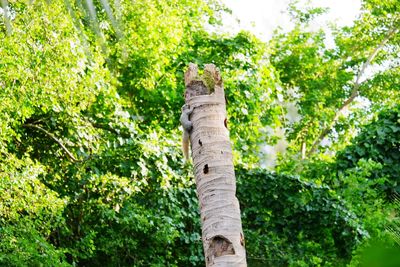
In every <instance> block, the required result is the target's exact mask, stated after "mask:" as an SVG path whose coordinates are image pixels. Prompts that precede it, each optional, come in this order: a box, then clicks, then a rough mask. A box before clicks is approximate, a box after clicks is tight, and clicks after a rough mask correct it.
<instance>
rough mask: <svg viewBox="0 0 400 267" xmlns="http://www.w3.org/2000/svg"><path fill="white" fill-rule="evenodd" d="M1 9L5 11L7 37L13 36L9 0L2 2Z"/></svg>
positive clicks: (0, 1) (1, 0) (0, 0)
mask: <svg viewBox="0 0 400 267" xmlns="http://www.w3.org/2000/svg"><path fill="white" fill-rule="evenodd" d="M0 4H1V8H2V9H3V16H4V24H5V25H6V32H7V35H11V33H12V29H11V22H10V21H11V18H10V7H9V5H8V1H7V0H0Z"/></svg>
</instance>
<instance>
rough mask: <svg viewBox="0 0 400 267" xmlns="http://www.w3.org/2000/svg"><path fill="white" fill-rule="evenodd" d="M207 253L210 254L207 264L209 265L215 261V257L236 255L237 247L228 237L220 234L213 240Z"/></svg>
mask: <svg viewBox="0 0 400 267" xmlns="http://www.w3.org/2000/svg"><path fill="white" fill-rule="evenodd" d="M207 254H208V255H209V256H208V257H207V265H209V264H210V263H212V262H211V261H214V258H217V257H220V256H224V255H235V249H234V248H233V245H232V242H230V241H229V240H228V239H227V238H226V237H224V236H220V235H218V236H215V237H214V238H213V239H212V240H211V242H210V246H209V247H208V253H207ZM210 258H211V259H210Z"/></svg>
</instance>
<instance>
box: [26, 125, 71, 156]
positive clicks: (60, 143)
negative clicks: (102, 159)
mask: <svg viewBox="0 0 400 267" xmlns="http://www.w3.org/2000/svg"><path fill="white" fill-rule="evenodd" d="M23 126H24V127H29V128H35V129H37V130H39V131H42V132H44V133H45V134H46V135H48V136H49V137H50V138H51V139H53V140H54V141H55V142H56V143H57V144H58V145H59V146H60V147H61V148H62V149H63V150H64V152H65V153H66V154H67V156H68V157H69V158H70V159H71V160H72V161H73V162H77V161H78V160H77V159H76V158H75V157H74V155H72V153H71V152H70V151H69V150H68V149H67V148H66V147H65V146H64V144H63V143H62V142H61V140H60V139H58V138H57V137H55V136H54V135H53V134H52V133H50V132H49V131H47V130H45V129H43V128H42V127H40V126H39V125H36V124H31V123H27V124H24V125H23Z"/></svg>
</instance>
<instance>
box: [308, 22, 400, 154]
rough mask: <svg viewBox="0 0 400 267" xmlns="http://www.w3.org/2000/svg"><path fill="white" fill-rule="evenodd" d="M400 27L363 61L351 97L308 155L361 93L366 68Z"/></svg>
mask: <svg viewBox="0 0 400 267" xmlns="http://www.w3.org/2000/svg"><path fill="white" fill-rule="evenodd" d="M398 30H399V29H398V28H397V27H396V25H394V26H393V28H391V29H390V30H389V31H388V33H387V34H386V36H385V38H383V40H382V41H381V42H380V43H379V45H378V46H377V47H375V49H374V50H373V51H372V53H371V54H370V55H369V56H368V58H367V60H366V61H365V62H364V63H363V65H362V66H361V69H360V71H359V72H358V74H357V77H356V81H355V82H354V87H353V89H352V91H351V94H350V96H349V98H347V99H346V100H345V101H344V103H343V104H342V105H341V106H340V107H339V109H338V111H337V112H336V114H335V117H334V118H333V119H332V121H331V123H329V125H328V126H327V127H325V129H324V130H323V131H322V132H321V134H320V135H319V136H318V138H317V139H315V141H314V142H313V144H312V146H311V149H310V151H309V152H308V153H307V155H308V156H310V155H312V154H313V153H314V152H315V150H316V149H317V147H318V146H319V144H320V143H321V142H322V140H323V139H324V138H325V137H326V136H327V135H328V134H329V132H330V131H331V130H332V128H333V127H334V126H335V124H336V122H337V120H338V119H339V117H340V115H341V114H342V112H343V110H345V109H346V108H347V107H348V106H349V105H350V104H351V103H352V102H353V101H354V99H355V98H356V97H357V96H358V95H359V93H360V90H359V89H360V86H361V77H362V76H363V75H364V73H365V70H366V69H367V67H368V66H369V65H371V62H372V61H373V60H374V58H375V57H376V55H377V54H378V53H379V51H380V50H381V49H382V48H383V47H384V45H385V44H386V43H387V42H388V41H389V40H390V38H392V36H394V35H395V34H396V33H397V32H398Z"/></svg>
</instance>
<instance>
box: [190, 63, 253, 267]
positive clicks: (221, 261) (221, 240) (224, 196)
mask: <svg viewBox="0 0 400 267" xmlns="http://www.w3.org/2000/svg"><path fill="white" fill-rule="evenodd" d="M210 79H211V81H210ZM201 83H202V84H203V89H204V90H207V91H208V92H209V91H211V92H212V93H211V94H204V90H203V92H201V91H202V90H199V84H200V87H201ZM185 84H186V94H185V95H186V99H185V101H186V104H187V105H189V106H190V107H191V108H193V112H192V113H191V117H190V120H191V122H192V123H193V128H192V130H191V133H190V144H191V148H192V159H193V166H194V175H195V179H196V185H197V193H198V197H199V204H200V213H201V224H202V240H203V247H204V253H205V260H206V266H213V267H214V266H227V267H228V266H229V267H236V266H247V264H246V251H245V247H244V236H243V231H242V223H241V219H240V208H239V202H238V199H237V198H236V196H235V194H236V179H235V172H234V167H233V161H232V148H231V143H230V140H229V131H228V129H227V120H226V118H227V117H226V105H225V95H224V89H223V84H222V80H221V77H220V75H219V72H218V70H217V69H216V68H215V66H214V65H211V64H210V65H206V67H205V70H204V74H203V76H202V77H198V75H197V66H195V65H193V64H191V65H190V66H189V70H188V71H187V72H186V73H185ZM210 85H211V88H210ZM191 86H195V87H196V88H195V89H193V87H191ZM207 87H208V88H207ZM196 89H197V93H196V92H195V94H193V90H196Z"/></svg>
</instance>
